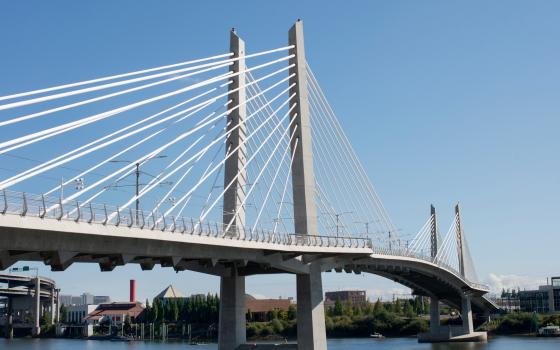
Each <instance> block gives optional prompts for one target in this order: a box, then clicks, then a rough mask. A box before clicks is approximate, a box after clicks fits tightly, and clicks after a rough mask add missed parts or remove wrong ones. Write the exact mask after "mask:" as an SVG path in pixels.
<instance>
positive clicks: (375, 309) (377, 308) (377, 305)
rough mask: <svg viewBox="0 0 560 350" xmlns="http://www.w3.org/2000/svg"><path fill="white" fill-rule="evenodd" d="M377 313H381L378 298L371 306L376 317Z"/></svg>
mask: <svg viewBox="0 0 560 350" xmlns="http://www.w3.org/2000/svg"><path fill="white" fill-rule="evenodd" d="M379 311H381V300H379V298H378V299H377V301H376V302H375V304H374V305H373V313H374V314H375V315H377V314H378V313H379Z"/></svg>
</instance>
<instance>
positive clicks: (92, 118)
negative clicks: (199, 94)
mask: <svg viewBox="0 0 560 350" xmlns="http://www.w3.org/2000/svg"><path fill="white" fill-rule="evenodd" d="M292 56H293V55H290V56H287V57H283V58H280V59H277V60H274V61H270V62H267V63H263V64H261V65H258V66H255V67H252V68H250V69H246V70H245V71H240V72H236V73H231V72H229V73H226V74H223V75H219V76H217V77H213V78H210V79H207V80H205V81H202V82H198V83H195V84H192V85H189V86H187V87H184V88H181V89H178V90H174V91H171V92H168V93H165V94H161V95H158V96H156V97H152V98H149V99H145V100H142V101H138V102H135V103H132V104H129V105H126V106H122V107H119V108H116V109H113V110H110V111H106V112H102V113H99V114H96V115H92V116H89V117H86V118H83V119H80V120H77V121H73V122H69V123H66V124H62V125H59V126H56V127H53V128H50V129H46V130H42V131H39V132H35V133H32V134H28V135H26V136H22V137H18V138H16V139H12V140H9V141H5V142H2V143H0V149H1V148H3V147H7V146H10V145H14V144H17V143H20V142H24V141H26V140H30V139H33V138H35V137H39V136H42V135H47V134H51V133H54V132H57V131H60V133H62V132H67V131H70V130H72V129H73V128H72V127H73V126H75V127H81V126H84V125H88V124H91V123H93V122H97V121H99V120H103V119H106V118H109V117H111V116H113V115H116V114H119V113H121V112H125V111H128V110H131V109H134V108H138V107H141V106H144V105H146V104H149V103H152V102H156V101H159V100H162V99H166V98H168V97H172V96H175V95H178V94H182V93H185V92H187V91H191V90H194V89H197V88H200V87H203V86H206V85H209V84H213V83H216V82H219V81H221V80H224V79H229V78H233V77H235V76H238V75H239V74H242V73H243V72H246V71H250V70H256V69H261V68H264V67H267V66H270V65H273V64H276V63H278V62H282V61H285V60H287V59H290V58H291V57H292ZM19 147H21V146H19V145H18V147H17V148H19ZM12 149H14V148H11V149H9V150H12ZM7 151H8V150H6V149H2V150H0V154H1V153H3V152H7Z"/></svg>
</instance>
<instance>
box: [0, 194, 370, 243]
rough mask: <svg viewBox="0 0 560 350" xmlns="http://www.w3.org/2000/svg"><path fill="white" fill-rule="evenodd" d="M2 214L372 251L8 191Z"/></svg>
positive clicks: (338, 239)
mask: <svg viewBox="0 0 560 350" xmlns="http://www.w3.org/2000/svg"><path fill="white" fill-rule="evenodd" d="M0 213H1V214H16V215H21V216H35V217H40V218H43V219H56V220H65V221H75V222H86V223H89V224H102V225H110V226H125V227H129V228H132V227H134V228H139V229H145V230H152V231H156V230H158V231H164V232H170V233H181V234H189V235H198V236H205V237H214V238H222V239H236V240H244V241H253V242H263V243H271V244H282V245H290V246H318V247H337V248H372V242H371V240H370V239H369V238H361V237H342V236H315V235H302V234H294V233H281V232H273V231H269V230H263V229H255V230H253V229H250V228H248V227H240V226H234V225H231V226H229V227H227V225H225V224H223V223H218V222H212V221H200V220H196V219H192V218H186V217H174V216H167V217H166V216H165V215H164V214H163V213H161V212H159V211H151V212H147V211H142V210H138V211H136V210H134V209H131V208H128V209H126V210H122V209H119V208H118V207H115V206H110V205H104V204H94V203H91V202H89V203H87V204H82V203H80V202H79V201H75V200H64V199H62V198H54V197H49V196H44V195H36V194H29V193H24V192H14V191H8V190H3V191H1V199H0Z"/></svg>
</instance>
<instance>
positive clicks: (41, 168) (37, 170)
mask: <svg viewBox="0 0 560 350" xmlns="http://www.w3.org/2000/svg"><path fill="white" fill-rule="evenodd" d="M195 98H196V96H195ZM191 100H192V99H191ZM207 105H209V104H208V102H207V101H205V102H202V103H199V104H197V105H195V106H192V107H189V108H187V109H186V110H183V111H180V112H178V113H175V114H173V115H171V116H168V117H166V118H163V119H160V120H158V121H155V122H152V123H150V124H148V125H145V126H143V127H140V128H138V129H135V130H133V131H130V132H128V133H126V134H124V135H120V136H118V137H115V138H113V139H111V140H109V141H105V142H104V143H101V144H98V145H96V146H95V144H97V143H99V140H103V139H107V138H108V136H106V137H102V138H101V139H98V140H95V141H93V142H90V143H88V144H87V145H85V146H81V147H79V148H78V150H82V149H84V148H86V147H87V146H90V145H94V147H91V148H89V149H87V150H85V151H81V152H79V153H76V150H73V151H70V152H67V153H65V154H63V155H61V156H58V157H56V158H54V159H51V160H49V161H47V162H45V163H42V164H39V165H37V166H35V167H33V168H31V169H28V170H26V171H24V172H22V173H20V174H17V175H15V176H13V177H11V178H9V179H6V180H4V181H2V182H0V189H3V188H7V187H9V186H13V185H15V184H17V183H19V182H21V181H23V180H26V179H28V178H31V177H33V176H35V175H38V174H41V173H43V172H45V171H48V170H50V169H53V168H55V167H57V166H59V165H63V164H66V163H68V162H70V161H72V160H74V159H77V158H80V157H82V156H85V155H87V154H89V153H92V152H94V151H97V150H99V149H101V148H104V147H107V146H109V145H111V144H113V143H115V142H118V141H120V140H123V139H125V138H128V137H130V136H133V135H135V134H138V133H140V132H142V131H144V130H146V129H149V128H151V127H154V126H156V125H159V124H161V123H164V122H165V121H167V120H169V119H172V118H175V117H177V116H179V115H182V114H183V113H184V112H186V111H189V110H192V109H196V108H199V107H201V106H207ZM160 113H161V112H160ZM160 113H158V114H160ZM152 117H153V116H152ZM149 118H151V117H149ZM127 128H128V127H127ZM122 130H123V129H121V130H119V131H117V132H114V133H112V134H111V135H115V134H118V133H120V132H121V131H122ZM0 153H1V152H0Z"/></svg>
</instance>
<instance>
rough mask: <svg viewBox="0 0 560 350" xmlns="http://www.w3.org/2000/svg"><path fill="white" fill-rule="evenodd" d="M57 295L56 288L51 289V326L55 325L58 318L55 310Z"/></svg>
mask: <svg viewBox="0 0 560 350" xmlns="http://www.w3.org/2000/svg"><path fill="white" fill-rule="evenodd" d="M55 293H56V291H55V288H54V287H53V288H52V289H51V319H50V321H51V325H53V324H54V322H55V318H56V313H55V309H54V299H55Z"/></svg>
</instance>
